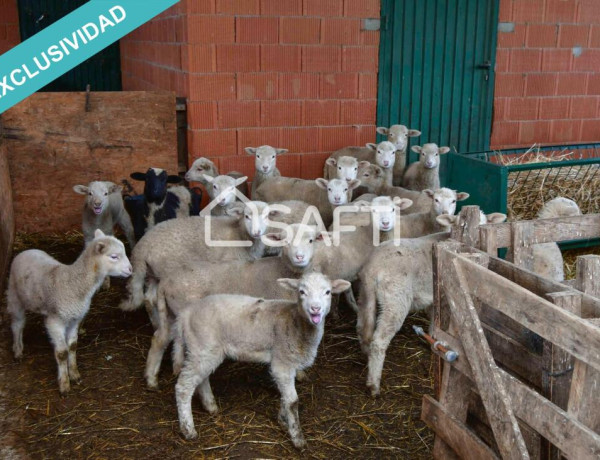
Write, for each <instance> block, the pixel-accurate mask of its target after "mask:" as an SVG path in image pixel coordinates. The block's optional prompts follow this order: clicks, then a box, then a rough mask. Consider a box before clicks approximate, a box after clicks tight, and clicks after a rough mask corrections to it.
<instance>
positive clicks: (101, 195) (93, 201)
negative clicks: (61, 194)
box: [73, 181, 123, 215]
mask: <svg viewBox="0 0 600 460" xmlns="http://www.w3.org/2000/svg"><path fill="white" fill-rule="evenodd" d="M122 189H123V187H121V186H120V185H115V184H110V183H107V182H100V181H94V182H90V183H89V185H88V186H87V187H86V186H85V185H75V186H74V187H73V190H74V191H75V193H79V194H80V195H86V200H85V201H86V204H87V207H88V208H90V209H91V210H92V211H94V214H96V215H100V214H102V212H103V211H104V210H105V209H106V208H107V206H108V200H109V198H108V196H109V195H110V194H111V193H117V192H120V191H121V190H122Z"/></svg>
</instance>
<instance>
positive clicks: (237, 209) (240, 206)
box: [225, 201, 244, 219]
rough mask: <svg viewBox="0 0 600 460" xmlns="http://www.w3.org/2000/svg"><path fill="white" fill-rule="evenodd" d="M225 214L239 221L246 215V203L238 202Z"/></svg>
mask: <svg viewBox="0 0 600 460" xmlns="http://www.w3.org/2000/svg"><path fill="white" fill-rule="evenodd" d="M225 214H227V215H228V216H230V217H237V218H238V219H239V218H240V217H242V216H243V215H244V203H242V202H241V201H240V202H236V203H235V204H234V205H232V206H231V207H229V208H227V209H226V210H225Z"/></svg>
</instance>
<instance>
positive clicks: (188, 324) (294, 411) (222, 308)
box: [174, 273, 350, 449]
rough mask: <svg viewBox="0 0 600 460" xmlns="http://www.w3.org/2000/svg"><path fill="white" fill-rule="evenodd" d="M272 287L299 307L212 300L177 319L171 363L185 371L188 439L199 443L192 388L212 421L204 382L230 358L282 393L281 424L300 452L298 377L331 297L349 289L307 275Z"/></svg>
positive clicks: (181, 390)
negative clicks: (259, 370)
mask: <svg viewBox="0 0 600 460" xmlns="http://www.w3.org/2000/svg"><path fill="white" fill-rule="evenodd" d="M267 282H270V283H275V280H267ZM277 283H279V284H280V285H281V286H282V287H283V288H285V289H289V290H290V291H292V292H293V294H294V297H296V299H297V300H295V301H286V300H265V299H263V298H256V297H249V296H243V295H213V296H209V297H206V298H204V299H202V300H200V301H198V302H194V303H193V304H192V305H191V306H190V308H187V309H186V310H184V311H183V312H181V314H180V315H179V318H178V319H177V331H178V333H177V337H176V341H177V345H176V346H175V347H174V350H175V353H174V355H175V356H174V361H175V362H176V363H179V364H177V365H178V366H181V363H182V365H183V367H182V369H181V373H180V375H179V378H178V380H177V385H176V386H175V395H176V399H177V412H178V414H179V426H180V429H181V432H182V433H183V435H184V436H185V438H186V439H194V438H196V437H197V436H198V433H197V432H196V429H195V427H194V419H193V416H192V395H193V394H194V392H195V391H196V389H197V390H198V395H199V396H200V399H201V401H202V405H203V406H204V409H205V410H206V411H207V412H209V413H210V414H215V413H216V412H217V411H218V406H217V403H216V401H215V397H214V395H213V393H212V390H211V387H210V382H209V377H210V374H212V373H213V372H214V371H215V370H216V369H217V367H219V366H220V365H221V363H222V362H223V361H224V360H225V358H230V359H235V360H239V361H250V362H259V363H265V364H269V365H270V370H271V375H272V376H273V378H274V379H275V382H276V384H277V388H278V389H279V392H280V394H281V409H280V411H279V422H280V423H281V424H282V426H283V427H284V428H287V430H288V432H289V434H290V436H291V438H292V443H293V444H294V446H295V447H296V448H298V449H301V448H303V447H305V445H306V441H305V440H304V436H303V434H302V429H301V427H300V419H299V417H298V394H297V393H296V388H295V378H296V374H297V373H298V372H299V371H302V370H303V369H306V368H308V367H310V366H311V365H312V364H313V363H314V361H315V358H316V356H317V351H318V347H319V344H320V343H321V339H322V338H323V332H324V327H325V317H326V316H327V313H329V307H330V304H331V295H332V294H335V293H339V292H342V291H344V290H346V289H348V288H349V287H350V283H349V282H348V281H345V280H335V281H330V280H329V279H328V278H327V277H325V276H324V275H322V274H320V273H309V274H305V275H304V276H303V277H302V278H301V279H285V278H282V279H278V280H277ZM184 347H185V351H186V355H185V361H184V354H183V348H184Z"/></svg>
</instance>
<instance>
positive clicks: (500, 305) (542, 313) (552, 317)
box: [441, 252, 600, 369]
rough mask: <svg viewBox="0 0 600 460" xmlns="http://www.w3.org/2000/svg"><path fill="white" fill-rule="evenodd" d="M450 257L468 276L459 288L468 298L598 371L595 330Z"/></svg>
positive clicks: (599, 333) (599, 337) (599, 343)
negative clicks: (496, 310) (509, 319)
mask: <svg viewBox="0 0 600 460" xmlns="http://www.w3.org/2000/svg"><path fill="white" fill-rule="evenodd" d="M445 254H449V255H450V256H452V255H451V254H450V253H448V252H443V253H442V254H441V255H442V256H443V257H445ZM454 257H455V258H456V259H457V262H456V263H457V264H458V266H459V267H461V268H462V269H463V270H466V271H468V273H469V277H468V279H466V280H465V282H466V284H464V285H463V286H462V287H463V288H465V289H468V290H469V291H468V292H469V293H470V294H472V295H474V296H476V297H477V298H479V299H482V300H484V301H485V302H486V303H488V304H489V305H490V306H492V307H494V308H496V309H498V310H501V311H502V312H504V314H506V315H507V316H509V317H511V318H512V319H514V320H515V321H517V322H518V323H520V324H522V325H523V326H525V327H527V328H528V329H530V330H532V331H533V332H535V333H536V334H539V335H540V336H542V337H543V338H545V339H546V340H550V341H551V342H553V343H554V344H556V345H558V346H559V347H561V348H564V349H565V350H567V351H569V352H570V353H572V354H573V356H575V357H576V358H578V359H581V360H582V361H584V362H586V363H588V364H590V365H592V366H593V367H594V368H596V369H600V330H598V328H596V327H594V326H593V325H592V324H589V323H588V322H586V321H584V320H583V319H581V318H579V317H577V316H576V315H574V314H573V313H570V312H568V311H564V310H562V309H560V308H558V307H557V306H555V305H553V304H552V303H550V302H548V301H547V300H545V299H542V298H541V297H538V296H536V295H535V294H533V293H532V292H530V291H528V290H526V289H524V288H523V287H521V286H519V285H517V284H515V283H512V282H510V281H508V280H506V279H505V278H502V277H501V276H499V275H498V274H496V273H493V272H492V271H490V270H486V269H484V268H482V267H480V266H478V265H477V264H474V263H473V262H471V261H469V260H468V259H466V258H464V257H461V256H460V255H454ZM446 294H447V293H446Z"/></svg>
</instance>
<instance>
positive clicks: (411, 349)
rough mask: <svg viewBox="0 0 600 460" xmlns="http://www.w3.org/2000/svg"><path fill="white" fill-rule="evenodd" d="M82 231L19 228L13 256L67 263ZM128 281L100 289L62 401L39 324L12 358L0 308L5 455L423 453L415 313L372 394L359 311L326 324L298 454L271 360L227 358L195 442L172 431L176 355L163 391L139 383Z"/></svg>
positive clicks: (137, 320) (136, 325) (136, 317)
mask: <svg viewBox="0 0 600 460" xmlns="http://www.w3.org/2000/svg"><path fill="white" fill-rule="evenodd" d="M81 245H82V240H81V237H80V235H77V234H74V235H67V236H66V237H65V236H61V237H57V238H51V237H46V238H39V237H35V236H27V235H20V237H19V238H18V241H17V245H16V251H17V252H19V251H21V250H23V249H27V248H30V247H37V248H39V249H43V250H45V251H47V252H49V253H50V254H51V255H53V256H54V257H57V258H58V259H59V260H61V261H62V262H65V263H70V262H72V261H73V260H74V259H75V257H76V256H77V255H78V252H79V250H80V248H81ZM123 292H124V282H123V281H122V280H113V283H112V286H111V288H110V289H109V290H107V291H101V292H99V293H98V294H97V295H96V296H95V297H94V301H93V303H92V308H91V310H90V313H89V314H88V316H87V317H86V319H85V320H84V322H83V323H82V327H81V330H80V336H79V348H78V363H79V369H80V371H81V374H82V378H83V383H82V384H81V385H79V386H74V387H73V388H72V390H71V393H70V394H69V396H68V397H66V398H61V397H60V396H59V393H58V386H57V382H56V364H55V361H54V357H53V353H52V348H51V346H50V344H49V341H48V338H47V335H46V332H45V329H44V326H43V323H42V322H41V320H40V318H39V317H35V316H30V317H29V318H28V323H27V326H26V328H25V335H24V343H25V352H24V358H23V360H22V361H21V362H19V363H17V362H14V360H13V358H12V352H11V346H12V338H11V334H10V327H9V324H10V323H9V319H8V317H7V315H6V313H5V311H6V306H5V299H4V296H2V300H1V302H0V308H1V310H0V311H1V312H2V314H1V315H0V398H1V399H0V458H28V457H29V458H69V459H71V458H98V459H100V458H132V459H137V458H161V459H176V458H177V459H179V458H192V457H193V458H205V457H206V458H241V459H246V458H319V459H332V458H344V459H346V458H349V457H352V458H361V459H365V458H378V459H379V458H406V459H419V458H430V456H431V455H430V451H431V446H432V439H433V437H432V433H431V431H430V430H429V429H428V428H427V427H426V426H425V425H424V424H423V422H421V421H420V420H419V418H420V411H421V398H422V396H423V394H431V393H432V391H433V390H432V380H431V378H430V375H431V372H430V371H431V363H432V360H431V354H430V352H429V350H428V348H427V347H426V346H425V345H424V344H423V343H422V342H420V341H419V339H417V337H416V336H415V334H414V333H413V332H412V327H411V326H412V325H413V324H418V325H421V326H424V325H426V324H427V320H426V319H424V318H423V317H418V316H413V317H410V318H409V319H408V320H407V322H406V324H405V326H404V327H403V329H402V331H401V332H400V333H399V334H398V335H397V336H396V338H395V339H394V340H393V342H392V345H391V346H390V349H389V350H388V354H387V357H386V363H385V367H384V371H383V379H382V396H381V397H380V398H378V399H372V398H371V397H370V396H368V395H367V392H366V386H365V378H366V359H365V357H364V356H363V355H362V353H361V351H360V347H359V345H358V340H357V338H356V331H355V315H354V314H353V313H351V312H349V311H347V310H346V309H342V312H341V317H340V319H339V320H338V321H335V322H334V321H331V319H329V321H328V323H327V325H326V333H325V338H324V341H323V344H322V345H321V347H320V349H319V355H318V358H317V361H316V363H315V365H314V366H313V368H312V369H311V370H310V371H309V378H310V379H309V381H308V382H304V383H299V384H297V391H298V395H299V398H300V421H301V424H302V427H303V430H304V434H305V437H306V439H307V442H308V446H309V447H308V449H307V450H306V451H304V452H303V453H302V454H299V453H298V452H297V451H295V450H294V448H293V446H292V444H291V442H290V441H289V439H288V435H287V433H285V432H284V431H283V430H282V429H281V428H280V427H279V425H278V424H277V413H278V409H279V394H278V392H277V389H276V387H275V385H274V384H273V382H272V380H271V378H270V376H269V373H268V371H267V368H266V366H260V365H251V364H242V363H233V362H227V363H225V364H224V365H223V366H221V368H219V369H218V370H217V372H216V373H215V374H214V375H213V376H212V377H211V383H212V387H213V391H214V393H215V396H216V398H217V401H218V404H219V406H220V413H219V414H218V415H216V416H209V415H208V414H207V413H206V412H204V411H203V410H202V409H201V407H200V403H199V401H198V400H196V399H194V405H193V408H194V419H195V423H196V428H197V430H198V433H199V435H200V437H199V439H198V440H196V441H193V442H187V441H185V440H183V438H182V437H181V436H180V434H179V427H178V422H177V412H176V408H175V397H174V384H175V378H173V377H172V375H171V362H170V359H169V358H168V357H166V358H165V361H164V362H163V366H162V369H161V374H160V380H159V383H160V386H161V387H160V390H159V391H149V390H147V389H146V385H145V381H144V378H143V370H144V365H145V359H146V353H147V351H148V348H149V345H150V339H151V336H152V332H153V330H152V327H151V325H150V324H149V322H148V319H147V315H146V313H145V311H144V310H138V311H136V312H133V313H125V312H122V311H120V310H119V309H118V308H117V304H118V303H119V301H120V299H121V298H122V296H123Z"/></svg>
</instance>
